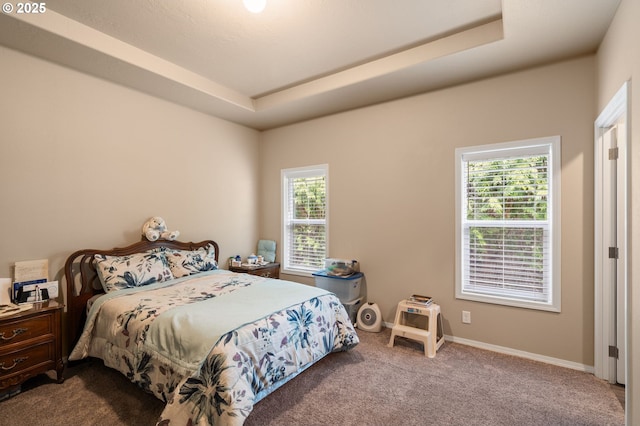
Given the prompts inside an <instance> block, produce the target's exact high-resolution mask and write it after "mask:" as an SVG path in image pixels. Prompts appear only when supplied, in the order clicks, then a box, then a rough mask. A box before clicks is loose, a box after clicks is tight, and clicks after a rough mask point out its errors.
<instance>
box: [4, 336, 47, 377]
mask: <svg viewBox="0 0 640 426" xmlns="http://www.w3.org/2000/svg"><path fill="white" fill-rule="evenodd" d="M55 350H56V342H55V341H53V340H52V341H48V342H46V341H45V342H42V343H39V344H36V345H33V346H28V347H25V348H21V349H18V350H15V351H12V352H9V353H6V354H3V355H0V380H3V379H5V377H6V376H9V375H12V374H15V373H19V372H21V371H25V370H28V369H29V368H31V367H33V366H39V365H40V364H43V363H46V362H48V361H50V362H51V365H52V366H53V359H54V355H55Z"/></svg>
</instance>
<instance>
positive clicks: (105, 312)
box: [69, 270, 359, 426]
mask: <svg viewBox="0 0 640 426" xmlns="http://www.w3.org/2000/svg"><path fill="white" fill-rule="evenodd" d="M358 342H359V340H358V336H357V335H356V333H355V330H354V329H353V326H352V324H351V322H350V320H349V317H348V315H347V313H346V311H345V309H344V307H343V306H342V304H341V303H340V301H339V300H338V299H337V297H336V296H335V295H333V294H331V293H328V292H326V291H325V290H322V289H318V288H315V287H311V286H305V285H302V284H297V283H293V282H288V281H283V280H272V279H267V278H261V277H257V276H253V275H246V274H234V273H231V272H228V271H222V270H217V271H211V272H205V273H201V274H198V275H194V276H191V277H185V278H179V279H175V280H172V281H170V282H165V283H161V284H152V285H149V286H146V287H143V288H142V290H141V289H140V288H135V289H127V290H119V291H117V292H114V293H109V294H107V295H105V296H102V297H101V298H99V299H98V300H97V301H96V302H95V303H94V304H93V305H92V307H91V310H90V312H89V316H88V319H87V322H86V324H85V329H84V331H83V333H82V335H81V337H80V340H79V341H78V344H77V345H76V347H75V348H74V350H73V351H72V353H71V354H70V355H69V359H70V360H78V359H81V358H84V357H87V356H93V357H98V358H101V359H102V360H103V361H104V363H105V365H107V366H109V367H112V368H115V369H117V370H119V371H120V372H122V373H123V374H125V375H126V376H127V377H128V378H129V379H130V380H131V381H132V382H134V383H136V384H137V385H138V386H139V387H141V388H142V389H144V390H146V391H147V392H150V393H152V394H154V395H155V396H156V397H157V398H159V399H160V400H162V401H165V402H166V403H167V405H166V407H165V410H164V411H163V413H162V415H161V418H160V419H159V420H158V424H160V425H181V426H182V425H187V424H194V425H197V424H215V425H241V424H242V423H244V420H245V418H246V417H247V416H248V415H249V413H250V412H251V410H252V408H253V405H254V404H255V403H256V402H258V401H259V400H260V399H262V398H264V397H265V396H266V395H268V394H269V393H271V392H272V391H274V390H275V389H277V388H278V387H280V386H281V385H282V384H284V383H286V382H287V381H288V380H290V379H292V378H293V377H295V376H296V375H298V374H299V373H300V372H302V371H303V370H304V369H306V368H307V367H309V366H310V365H311V364H313V363H314V362H316V361H318V360H319V359H321V358H322V357H324V356H325V355H326V354H328V353H330V352H334V351H341V350H348V349H350V348H352V347H354V346H355V345H357V344H358Z"/></svg>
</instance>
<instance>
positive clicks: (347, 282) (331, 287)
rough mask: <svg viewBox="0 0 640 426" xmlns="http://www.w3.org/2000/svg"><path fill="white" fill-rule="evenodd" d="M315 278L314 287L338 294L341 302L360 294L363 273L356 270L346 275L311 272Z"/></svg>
mask: <svg viewBox="0 0 640 426" xmlns="http://www.w3.org/2000/svg"><path fill="white" fill-rule="evenodd" d="M313 276H314V277H315V280H316V287H320V288H322V289H325V290H327V291H330V292H332V293H335V295H336V296H338V299H340V301H341V302H342V303H346V302H350V301H352V300H354V299H357V298H358V297H359V296H360V285H361V283H362V277H363V274H362V273H361V272H358V273H356V274H353V275H351V276H348V277H333V276H329V275H327V274H326V272H325V271H320V272H316V273H315V274H313Z"/></svg>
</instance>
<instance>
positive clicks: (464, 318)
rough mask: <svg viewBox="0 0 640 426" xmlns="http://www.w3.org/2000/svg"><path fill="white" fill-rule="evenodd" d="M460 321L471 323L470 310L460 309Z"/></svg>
mask: <svg viewBox="0 0 640 426" xmlns="http://www.w3.org/2000/svg"><path fill="white" fill-rule="evenodd" d="M462 322H463V323H465V324H471V312H469V311H462Z"/></svg>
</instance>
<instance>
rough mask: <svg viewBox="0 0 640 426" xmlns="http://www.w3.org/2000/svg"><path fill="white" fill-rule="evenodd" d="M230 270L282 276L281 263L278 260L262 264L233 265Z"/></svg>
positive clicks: (267, 275)
mask: <svg viewBox="0 0 640 426" xmlns="http://www.w3.org/2000/svg"><path fill="white" fill-rule="evenodd" d="M229 270H230V271H231V272H239V273H242V274H251V275H257V276H259V277H265V278H277V279H279V278H280V263H278V262H272V263H267V264H266V265H261V266H240V267H238V266H232V267H230V268H229Z"/></svg>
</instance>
